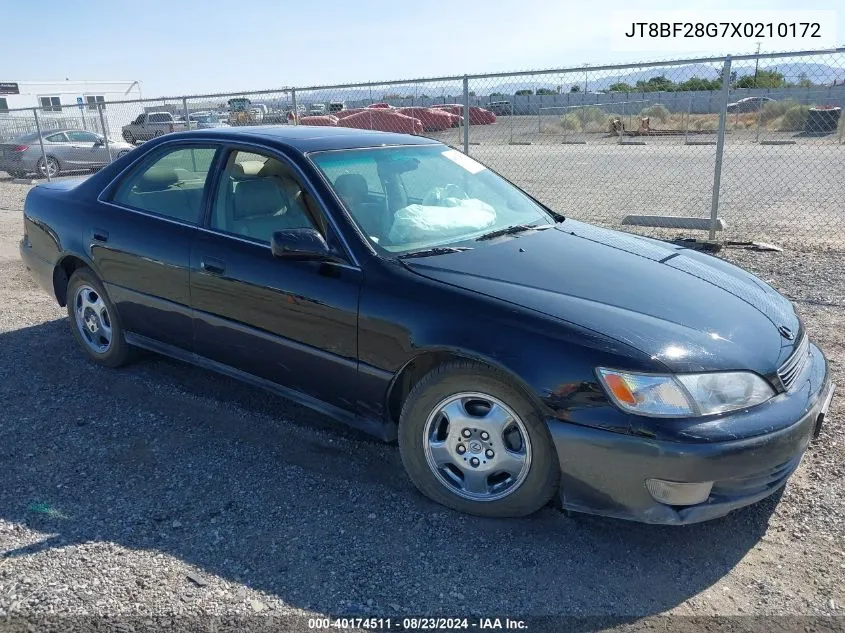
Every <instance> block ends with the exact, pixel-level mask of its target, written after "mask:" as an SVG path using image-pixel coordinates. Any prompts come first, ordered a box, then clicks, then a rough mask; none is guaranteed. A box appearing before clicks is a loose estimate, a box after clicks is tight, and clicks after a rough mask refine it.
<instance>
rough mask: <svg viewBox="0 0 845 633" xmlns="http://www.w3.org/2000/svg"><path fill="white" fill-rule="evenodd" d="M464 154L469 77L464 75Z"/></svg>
mask: <svg viewBox="0 0 845 633" xmlns="http://www.w3.org/2000/svg"><path fill="white" fill-rule="evenodd" d="M464 154H467V155H468V154H469V77H467V76H466V75H464Z"/></svg>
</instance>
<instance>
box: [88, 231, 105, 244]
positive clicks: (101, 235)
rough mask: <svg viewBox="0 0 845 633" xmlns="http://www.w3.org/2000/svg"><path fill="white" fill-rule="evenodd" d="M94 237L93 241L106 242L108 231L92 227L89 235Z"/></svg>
mask: <svg viewBox="0 0 845 633" xmlns="http://www.w3.org/2000/svg"><path fill="white" fill-rule="evenodd" d="M91 237H92V238H94V241H95V242H103V243H105V242H108V241H109V232H108V231H104V230H103V229H94V231H93V232H92V235H91Z"/></svg>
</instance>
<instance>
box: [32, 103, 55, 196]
mask: <svg viewBox="0 0 845 633" xmlns="http://www.w3.org/2000/svg"><path fill="white" fill-rule="evenodd" d="M32 114H34V115H35V129H36V131H37V132H38V142H39V143H40V144H41V160H43V161H44V174H45V175H46V176H47V182H50V180H51V178H50V168H49V167H48V166H47V150H45V149H44V136H43V135H42V134H41V122H40V121H39V120H38V108H33V109H32Z"/></svg>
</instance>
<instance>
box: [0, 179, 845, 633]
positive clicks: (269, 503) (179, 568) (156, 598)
mask: <svg viewBox="0 0 845 633" xmlns="http://www.w3.org/2000/svg"><path fill="white" fill-rule="evenodd" d="M25 190H26V187H24V186H21V185H11V184H3V183H0V277H2V283H0V292H1V293H2V296H0V301H2V302H3V304H4V305H5V306H7V307H6V308H5V309H3V310H2V312H0V350H2V359H3V362H2V363H1V364H0V406H2V411H3V413H2V415H0V438H2V440H0V473H2V474H0V484H1V485H0V630H3V629H2V623H3V620H2V618H3V617H12V616H33V617H34V616H37V615H40V616H45V617H53V618H64V619H62V620H61V622H62V624H61V627H60V628H61V630H70V629H71V628H72V627H71V626H70V623H71V622H74V620H72V619H71V616H75V615H79V616H84V615H88V616H112V617H113V618H116V617H118V616H125V617H127V618H129V617H130V616H131V617H132V618H135V619H134V620H131V621H132V622H134V623H135V624H134V626H135V627H136V630H138V627H141V628H143V626H142V625H144V623H147V624H148V625H149V626H151V627H152V628H151V629H150V630H154V629H155V628H156V627H158V626H159V624H155V625H154V623H159V622H160V620H158V619H155V618H159V617H164V618H166V622H169V623H170V624H174V623H178V624H179V625H180V626H182V627H185V628H187V623H188V622H199V619H198V618H199V617H202V616H205V617H210V616H217V617H220V618H223V619H221V620H216V621H215V622H217V623H218V624H219V623H221V622H224V623H225V622H231V621H232V619H233V618H237V617H240V616H244V617H246V616H252V617H253V619H252V620H250V622H252V623H253V624H255V623H256V622H264V623H266V622H274V621H278V620H273V618H272V617H271V616H275V617H278V616H289V615H300V616H307V615H320V614H328V613H331V614H346V615H352V616H357V617H360V616H367V615H374V616H388V617H392V618H394V620H395V619H397V618H400V617H401V616H404V615H417V616H419V615H442V616H457V615H464V616H470V615H474V616H491V615H499V616H503V615H510V616H511V617H513V616H523V617H524V616H564V615H565V616H581V617H584V616H593V617H595V616H602V617H611V618H615V619H614V620H612V621H610V622H611V625H613V626H617V627H618V628H625V627H629V628H630V627H632V626H633V627H635V628H636V627H637V626H643V627H644V629H645V628H650V627H652V626H654V627H657V628H661V627H662V628H663V629H665V628H666V627H667V626H669V624H671V626H672V628H673V629H677V628H679V627H680V625H682V624H684V623H686V624H688V625H690V626H692V628H697V626H698V625H699V623H700V624H701V626H705V625H707V621H700V620H684V619H674V620H670V621H666V622H663V624H660V623H657V624H648V625H644V624H642V622H643V621H640V620H639V619H640V618H643V617H644V616H658V615H669V616H687V617H688V616H702V617H704V616H706V617H709V616H748V615H796V616H818V617H822V618H823V619H822V620H821V621H820V622H821V625H819V624H813V626H812V627H810V628H812V630H828V629H835V630H843V629H845V617H842V616H845V466H843V457H845V440H843V429H844V428H845V416H843V409H845V406H843V402H845V399H843V397H842V396H841V395H840V396H839V397H838V398H836V399H834V401H833V406H832V409H831V412H830V417H829V420H828V422H827V425H826V427H825V429H824V431H823V433H822V435H821V437H820V439H819V440H818V441H816V442H815V443H814V444H812V445H811V448H810V450H809V451H808V453H807V454H806V456H805V458H804V460H803V462H802V464H801V466H800V467H799V469H798V471H797V472H796V473H795V475H794V476H793V477H792V478H791V480H790V482H789V484H788V485H787V486H786V488H785V490H784V491H783V493H782V494H780V495H777V496H776V497H775V498H770V499H768V500H766V501H764V502H761V503H759V504H757V505H755V506H752V507H750V508H746V509H743V510H740V511H737V512H734V513H732V514H731V515H729V516H728V517H725V518H723V519H719V520H716V521H713V522H710V523H706V524H701V525H694V526H688V527H681V528H678V527H675V528H672V527H659V526H646V525H639V524H630V523H626V522H621V521H616V520H610V519H601V518H595V517H589V516H582V515H576V516H573V517H567V516H565V515H564V514H562V513H560V512H558V511H557V510H556V509H554V508H551V507H549V508H546V509H544V510H542V511H540V512H539V513H537V514H536V515H534V516H533V517H530V518H527V519H522V520H484V519H479V518H473V517H468V516H462V515H459V514H456V513H453V512H451V511H447V510H444V509H443V508H441V507H439V506H437V505H435V504H433V503H431V502H429V501H428V500H426V499H425V498H423V497H422V496H421V495H420V494H418V493H417V492H416V491H415V490H414V489H413V487H412V486H411V484H410V483H409V482H408V480H407V479H406V477H405V475H404V474H403V472H402V467H401V463H400V459H399V455H398V451H397V450H396V448H395V447H394V446H389V445H383V444H380V443H378V442H376V441H372V440H370V439H367V438H364V437H361V436H359V435H356V434H355V433H353V432H351V431H346V430H343V429H340V428H337V427H334V426H333V425H331V423H329V422H326V421H325V420H323V419H321V418H320V417H319V416H317V415H315V414H314V413H312V412H310V411H308V410H304V409H301V408H298V407H296V406H294V405H292V404H289V403H287V402H286V401H284V400H281V399H280V398H277V397H275V396H272V395H269V394H267V393H265V392H263V391H260V390H257V389H254V388H252V387H249V386H246V385H243V384H240V383H238V382H235V381H233V380H231V379H228V378H224V377H221V376H217V375H214V374H211V373H209V372H206V371H203V370H200V369H196V368H193V367H189V366H186V365H183V364H180V363H177V362H172V361H169V360H165V359H162V358H159V357H155V356H152V355H150V356H146V357H144V358H142V359H141V360H139V361H138V362H136V363H135V364H133V365H131V366H130V367H128V368H125V369H122V370H117V371H115V370H107V369H102V368H100V367H97V366H94V365H93V364H91V363H88V362H86V361H85V360H84V359H83V356H82V353H81V352H80V351H78V350H77V349H76V347H75V344H74V342H73V340H72V338H71V334H70V331H69V328H68V322H67V319H66V316H65V313H64V311H63V310H62V309H61V308H58V307H57V306H56V305H54V304H53V303H51V301H50V299H49V298H48V297H47V296H46V295H44V294H43V293H42V292H41V291H40V290H39V289H37V287H36V286H35V285H34V283H33V282H32V281H31V280H30V279H29V276H28V275H27V273H26V271H25V270H24V268H23V266H22V265H21V263H20V262H19V260H18V255H17V240H18V239H19V235H20V232H21V214H20V208H21V201H22V198H23V195H24V192H25ZM9 209H12V210H9ZM842 255H843V253H842V252H841V251H839V252H837V251H831V250H808V251H788V252H783V253H761V252H754V251H746V250H735V249H731V250H728V251H726V252H725V253H724V256H725V257H726V258H727V259H729V260H731V261H734V262H736V263H738V264H740V265H742V266H744V267H747V268H748V269H750V270H752V271H753V272H755V273H756V274H758V275H760V276H761V277H762V278H763V279H766V280H768V281H770V282H771V283H773V284H774V286H775V287H776V288H778V289H779V290H781V291H782V292H784V293H785V294H786V295H787V296H788V297H790V298H791V299H792V300H793V301H795V302H796V305H797V307H798V310H799V311H800V312H801V314H802V316H803V318H804V319H805V321H806V324H807V327H808V328H809V331H810V332H811V334H812V335H813V336H814V338H815V340H816V341H817V342H818V343H819V344H820V345H821V347H822V348H823V349H824V350H825V352H826V353H827V355H828V358H829V359H830V361H831V368H832V371H833V374H834V380H835V381H836V382H837V383H838V384H839V385H845V371H844V370H845V282H843V279H842V275H841V262H842ZM837 270H838V271H839V272H836V271H837ZM256 614H258V615H259V616H261V617H260V618H256V617H255V616H256ZM830 616H833V617H830ZM836 616H840V617H836ZM267 618H269V619H267ZM127 621H130V620H127ZM284 622H285V624H284V627H283V629H285V630H286V629H290V628H293V625H292V624H291V623H292V622H293V621H292V620H285V621H284ZM297 622H299V623H300V625H301V627H302V629H303V630H307V626H306V622H307V621H306V620H299V621H297ZM550 622H551V623H548V622H547V623H546V625H542V626H541V625H538V626H535V627H533V628H531V629H530V630H535V631H540V630H551V629H553V628H555V627H556V626H562V625H561V622H562V621H560V620H557V621H550ZM555 622H556V623H557V624H555ZM582 622H590V623H592V624H584V625H583V627H582V630H583V628H594V627H595V626H598V625H597V623H596V621H582ZM602 622H604V621H602ZM646 622H651V621H650V620H648V621H646ZM667 622H668V623H669V624H667ZM751 622H762V620H751ZM766 622H767V623H768V624H767V626H770V625H771V626H772V627H773V628H776V627H774V624H773V623H774V622H777V621H776V620H766ZM791 622H797V623H798V624H797V625H800V626H801V628H804V627H805V626H806V621H804V620H793V621H791ZM89 624H90V622H89ZM693 625H694V626H693ZM127 626H128V625H127ZM215 626H217V625H215ZM813 627H815V628H813ZM819 627H821V628H819ZM825 627H828V628H825ZM91 628H93V627H89V630H90V629H91ZM24 630H25V629H24ZM125 630H129V629H125ZM203 630H212V629H211V628H209V629H203ZM213 630H219V629H213Z"/></svg>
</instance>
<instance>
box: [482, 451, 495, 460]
mask: <svg viewBox="0 0 845 633" xmlns="http://www.w3.org/2000/svg"><path fill="white" fill-rule="evenodd" d="M484 455H485V456H486V457H487V459H493V451H491V450H490V449H489V448H488V449H487V450H486V451H484Z"/></svg>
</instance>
